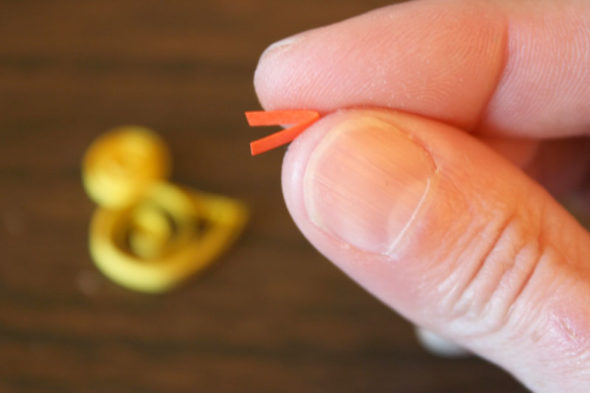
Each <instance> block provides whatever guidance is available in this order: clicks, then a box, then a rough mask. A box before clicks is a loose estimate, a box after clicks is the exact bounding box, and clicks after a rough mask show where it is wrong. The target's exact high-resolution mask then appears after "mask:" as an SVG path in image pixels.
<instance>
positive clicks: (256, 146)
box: [246, 110, 320, 156]
mask: <svg viewBox="0 0 590 393" xmlns="http://www.w3.org/2000/svg"><path fill="white" fill-rule="evenodd" d="M319 118H320V114H319V113H318V112H316V111H311V110H277V111H252V112H246V119H247V120H248V124H249V125H250V126H252V127H255V126H273V125H281V124H295V125H294V126H293V127H290V128H287V129H285V130H282V131H279V132H276V133H274V134H271V135H268V136H266V137H264V138H261V139H258V140H255V141H254V142H252V143H250V152H251V153H252V155H253V156H255V155H257V154H261V153H264V152H267V151H269V150H272V149H274V148H277V147H279V146H282V145H285V144H287V143H289V142H291V141H292V140H293V139H295V138H296V137H297V136H298V135H299V134H301V133H302V132H303V131H304V130H305V129H306V128H307V127H309V126H310V125H311V124H313V123H314V122H315V121H316V120H317V119H319Z"/></svg>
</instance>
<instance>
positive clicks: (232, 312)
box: [0, 0, 525, 393]
mask: <svg viewBox="0 0 590 393" xmlns="http://www.w3.org/2000/svg"><path fill="white" fill-rule="evenodd" d="M388 3H390V2H388V1H378V0H338V1H336V0H329V1H322V2H316V1H308V0H298V1H296V0H284V1H273V0H252V1H246V0H243V1H242V0H216V1H213V0H211V1H207V0H191V1H189V0H185V1H155V0H143V1H122V0H103V1H80V0H59V1H10V0H0V37H2V38H1V39H0V250H1V255H0V392H2V393H4V392H108V393H118V392H139V393H141V392H146V393H147V392H170V393H172V392H393V391H395V392H499V391H501V392H524V391H525V390H524V389H523V388H522V387H520V386H519V385H518V384H517V383H516V382H515V381H514V380H513V379H512V378H511V377H510V376H509V375H507V374H505V373H504V372H503V371H501V370H499V369H497V368H496V367H494V366H492V365H490V364H488V363H486V362H484V361H481V360H478V359H475V358H467V359H461V360H447V359H442V358H437V357H434V356H432V355H430V354H428V353H426V352H425V351H424V350H422V349H421V347H420V346H419V345H418V344H417V342H416V339H415V337H414V333H413V328H412V326H411V325H410V324H408V323H407V322H405V321H404V320H403V319H401V318H400V317H399V316H397V315H396V314H395V313H393V312H392V311H390V310H389V309H387V308H386V307H385V306H383V305H382V304H380V303H379V302H378V301H376V300H375V299H373V298H372V297H371V296H370V295H368V294H367V293H365V292H364V291H363V290H362V289H361V288H359V287H358V286H357V285H356V284H354V283H353V282H352V281H350V280H349V279H348V278H347V277H345V276H344V275H343V274H342V273H341V272H340V271H338V270H337V269H336V268H335V267H334V266H332V265H331V264H330V263H329V262H328V261H327V260H325V259H324V258H323V257H322V256H321V255H320V254H318V253H317V252H316V251H315V250H314V249H313V248H312V247H311V246H310V245H309V244H308V243H307V242H306V241H305V239H304V238H303V237H302V235H301V234H300V233H299V232H298V230H297V229H296V227H295V226H294V224H293V223H292V221H291V219H290V217H289V215H288V213H287V211H286V209H285V207H284V203H283V200H282V196H281V192H280V167H281V160H282V152H283V150H284V149H278V150H275V151H272V152H270V153H267V154H265V155H262V156H259V157H256V158H252V157H250V155H249V149H248V143H249V141H250V140H252V139H255V138H257V137H259V136H262V135H265V134H267V133H268V130H267V129H250V128H248V127H247V126H246V123H245V120H244V116H243V111H244V110H251V109H258V108H259V105H258V103H257V100H256V97H255V94H254V90H253V87H252V76H253V72H254V69H255V67H256V63H257V59H258V56H259V55H260V53H261V52H262V51H263V50H264V48H265V47H266V46H267V45H269V44H270V43H272V42H273V41H276V40H278V39H280V38H283V37H285V36H288V35H291V34H293V33H296V32H299V31H301V30H305V29H308V28H312V27H315V26H320V25H324V24H328V23H332V22H336V21H338V20H341V19H344V18H347V17H350V16H353V15H355V14H358V13H362V12H365V11H368V10H370V9H372V8H375V7H378V6H382V5H385V4H388ZM392 28H395V27H392ZM130 123H131V124H139V125H144V126H147V127H150V128H153V129H154V130H157V131H158V132H159V133H160V134H161V135H162V137H163V138H164V139H165V140H166V142H167V143H168V145H169V146H170V149H171V151H172V153H173V160H174V170H173V177H172V179H173V180H174V181H175V182H178V183H181V184H184V185H187V186H190V187H193V188H195V189H199V190H204V191H208V192H214V193H220V194H224V195H227V196H232V197H237V198H240V199H242V200H244V201H245V202H247V204H248V205H249V206H250V208H251V212H252V217H251V221H250V222H249V224H248V227H247V229H246V231H245V232H244V234H243V236H241V238H240V239H239V240H238V242H237V243H236V244H235V246H234V247H233V248H232V249H231V250H230V251H229V252H228V253H226V254H225V255H224V256H223V257H222V258H221V259H220V260H219V261H218V263H217V265H216V267H215V268H213V269H211V270H209V271H207V272H206V273H205V274H203V275H200V276H198V277H195V278H193V279H191V280H189V281H188V282H187V283H186V284H185V285H184V286H182V287H181V288H178V289H176V290H173V291H171V292H169V293H166V294H163V295H145V294H140V293H137V292H132V291H130V290H127V289H124V288H122V287H119V286H117V285H116V284H114V283H112V282H111V281H109V280H108V279H107V278H105V277H104V276H103V275H102V274H101V273H100V272H98V271H97V269H96V268H95V267H94V264H93V263H92V261H91V259H90V257H89V254H88V240H87V237H88V226H89V220H90V217H91V214H92V212H93V210H94V209H95V206H94V205H93V203H92V202H91V201H90V200H89V199H88V197H87V196H86V195H85V193H84V190H83V188H82V185H81V178H80V163H81V160H82V157H83V154H84V151H85V149H86V148H87V147H88V145H89V144H90V142H91V141H92V140H93V139H94V138H95V137H96V136H98V135H100V134H101V133H103V132H104V131H105V130H108V129H110V128H112V127H115V126H119V125H124V124H130Z"/></svg>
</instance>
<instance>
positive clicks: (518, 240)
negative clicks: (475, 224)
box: [441, 212, 545, 337]
mask: <svg viewBox="0 0 590 393" xmlns="http://www.w3.org/2000/svg"><path fill="white" fill-rule="evenodd" d="M527 218H528V217H527V216H525V215H523V214H522V212H518V213H515V214H506V215H504V216H503V217H502V218H497V219H495V220H491V221H490V222H489V223H487V224H486V225H485V228H484V229H483V231H482V232H481V236H473V238H472V240H471V242H470V244H467V245H466V247H467V248H469V249H470V250H477V251H475V252H473V251H471V252H465V253H463V254H462V256H461V258H460V260H459V261H457V265H456V266H457V267H456V269H458V270H459V273H458V274H454V275H453V278H452V279H451V280H452V282H450V283H445V285H446V286H447V287H449V288H452V290H451V291H449V295H448V296H447V297H446V298H445V299H444V300H443V302H442V305H443V306H442V310H441V312H442V313H443V314H444V315H445V318H446V320H447V323H446V325H447V328H448V329H449V330H450V332H451V333H452V334H453V335H458V336H464V337H465V336H481V335H491V334H493V333H494V332H498V331H500V330H502V328H503V327H504V326H506V324H508V322H509V319H510V314H511V309H512V308H513V306H514V305H515V304H516V303H518V302H519V299H520V298H521V296H522V294H523V293H524V292H525V290H526V288H527V286H528V285H530V282H531V278H532V277H533V275H534V273H535V271H536V269H537V267H538V265H539V263H540V261H542V260H543V259H544V254H545V251H544V250H543V243H542V239H541V231H540V225H538V223H537V222H535V221H533V220H528V219H527Z"/></svg>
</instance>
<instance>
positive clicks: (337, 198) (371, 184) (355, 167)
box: [255, 0, 590, 392]
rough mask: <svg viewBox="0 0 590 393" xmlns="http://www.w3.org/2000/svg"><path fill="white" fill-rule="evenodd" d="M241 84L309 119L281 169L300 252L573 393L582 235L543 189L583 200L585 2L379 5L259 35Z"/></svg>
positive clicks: (586, 337)
mask: <svg viewBox="0 0 590 393" xmlns="http://www.w3.org/2000/svg"><path fill="white" fill-rule="evenodd" d="M255 85H256V89H257V92H258V95H259V97H260V100H261V102H262V105H263V106H264V108H265V109H268V110H270V109H284V108H293V109H306V108H309V109H315V110H319V111H322V112H323V113H324V114H327V115H326V116H325V117H324V118H323V119H322V120H320V121H319V122H317V123H316V124H314V125H313V126H312V127H310V128H309V129H308V130H307V131H306V132H305V133H304V134H303V135H302V136H300V137H299V138H297V139H296V140H295V142H293V143H292V145H291V147H290V148H289V150H288V152H287V155H286V157H285V161H284V166H283V189H284V195H285V199H286V202H287V206H288V208H289V210H290V212H291V214H292V216H293V218H294V220H295V222H296V223H297V225H298V226H299V228H300V229H301V231H302V232H303V233H304V234H305V236H306V237H307V238H308V239H309V241H310V242H311V243H312V244H313V245H314V246H315V247H317V249H318V250H320V251H321V252H322V253H323V254H324V255H325V256H326V257H327V258H329V259H330V260H332V261H333V262H334V263H335V264H336V265H338V266H339V267H340V268H341V269H342V270H343V271H345V272H346V273H347V274H349V275H350V276H351V277H352V278H353V279H355V280H356V281H358V282H359V283H360V284H361V285H363V286H364V287H365V288H366V289H367V290H368V291H370V292H371V293H373V294H374V295H375V296H376V297H378V298H379V299H381V300H382V301H383V302H385V303H386V304H388V305H389V306H391V307H392V308H393V309H395V310H397V311H398V312H400V313H401V314H402V315H404V316H405V317H407V318H408V319H410V320H411V321H413V322H414V323H416V324H418V325H419V326H423V327H425V328H427V329H430V330H432V331H435V332H437V333H439V334H441V335H442V336H444V337H447V338H449V339H451V340H453V341H455V342H457V343H458V344H460V345H462V346H464V347H466V348H468V349H469V350H471V351H473V352H475V353H477V354H479V355H481V356H483V357H485V358H487V359H489V360H491V361H493V362H495V363H497V364H498V365H500V366H502V367H504V368H505V369H507V370H509V371H510V372H511V373H513V374H514V375H515V376H516V377H517V378H519V379H520V380H521V381H522V382H523V383H524V384H525V385H526V386H528V387H529V388H531V389H533V390H535V391H537V392H587V391H588V389H590V388H589V387H590V235H589V233H588V231H587V230H586V229H584V227H582V226H581V225H580V224H579V222H578V221H576V219H575V218H573V216H572V215H570V214H569V213H568V211H566V210H565V209H564V208H563V207H562V206H561V205H560V204H559V203H558V202H557V201H556V199H560V200H561V199H563V198H565V197H571V196H573V195H578V198H579V200H580V201H584V202H585V203H586V205H585V207H586V208H588V207H590V171H589V170H590V138H589V136H590V2H587V1H586V2H584V1H576V0H554V1H545V0H539V1H514V2H507V1H495V2H491V1H483V0H482V1H474V0H449V1H444V2H443V1H428V0H425V1H416V2H411V3H405V4H401V5H396V6H391V7H387V8H383V9H379V10H376V11H373V12H371V13H368V14H365V15H362V16H359V17H356V18H353V19H350V20H347V21H344V22H341V23H338V24H335V25H331V26H328V27H324V28H320V29H316V30H312V31H309V32H305V33H302V34H300V35H297V36H295V37H292V38H290V39H288V40H286V41H282V42H280V43H277V44H275V45H273V46H272V47H271V48H269V49H268V50H267V51H266V52H265V53H264V55H263V56H262V58H261V60H260V63H259V66H258V69H257V71H256V77H255ZM343 108H358V109H346V110H341V109H343ZM363 108H364V109H363ZM367 108H381V109H367Z"/></svg>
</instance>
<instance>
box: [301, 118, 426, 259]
mask: <svg viewBox="0 0 590 393" xmlns="http://www.w3.org/2000/svg"><path fill="white" fill-rule="evenodd" d="M434 170H435V165H434V161H433V160H432V157H431V156H430V154H429V153H428V152H427V151H426V150H425V149H424V148H423V147H422V146H421V145H420V144H419V143H417V142H416V141H414V140H412V139H411V137H410V136H409V134H407V133H405V132H402V131H401V130H399V129H398V128H396V127H395V126H393V125H392V124H390V123H387V122H385V121H384V120H381V119H379V118H375V117H362V118H351V119H348V120H345V121H343V122H342V123H340V124H339V125H337V126H336V127H335V128H333V129H332V130H330V131H329V132H328V134H327V135H326V136H325V137H324V139H323V140H322V141H321V142H320V143H319V145H318V146H317V147H316V148H315V150H314V151H313V152H312V154H311V156H310V159H309V162H308V165H307V168H306V172H305V175H304V183H303V195H304V203H305V207H306V210H307V213H308V215H309V217H310V219H311V220H312V222H313V223H314V224H315V225H317V226H318V227H319V228H321V229H322V230H323V231H325V232H328V233H329V234H331V235H333V236H335V237H337V238H339V239H340V240H342V241H344V242H345V243H348V244H350V245H352V246H354V247H357V248H359V249H361V250H364V251H367V252H371V253H378V254H389V253H391V252H392V251H393V249H394V247H395V244H396V243H397V242H398V241H399V240H400V239H401V238H402V237H403V235H404V233H405V232H406V231H407V230H408V228H409V227H410V226H411V224H412V221H413V218H414V216H415V214H416V212H417V211H418V210H419V208H420V206H421V205H422V203H423V201H424V200H425V197H426V195H427V194H428V189H429V184H430V181H431V178H432V177H433V175H434Z"/></svg>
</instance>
